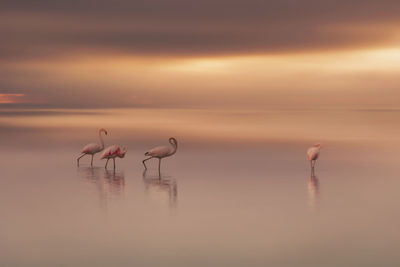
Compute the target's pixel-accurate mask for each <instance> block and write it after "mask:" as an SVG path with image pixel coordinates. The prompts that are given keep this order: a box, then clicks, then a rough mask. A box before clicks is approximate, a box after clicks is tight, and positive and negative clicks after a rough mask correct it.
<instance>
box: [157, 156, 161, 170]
mask: <svg viewBox="0 0 400 267" xmlns="http://www.w3.org/2000/svg"><path fill="white" fill-rule="evenodd" d="M158 172H161V158H159V159H158Z"/></svg>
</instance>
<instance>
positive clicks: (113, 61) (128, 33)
mask: <svg viewBox="0 0 400 267" xmlns="http://www.w3.org/2000/svg"><path fill="white" fill-rule="evenodd" d="M399 14H400V2H399V1H371V0H355V1H320V0H308V1H307V0H304V1H293V0H292V1H289V0H283V1H256V0H249V1H235V0H229V1H228V0H222V1H215V0H213V1H209V0H203V1H188V0H180V1H179V0H171V1H158V0H157V1H154V0H145V1H137V0H134V1H126V0H125V1H89V0H83V1H82V0H80V1H74V0H70V1H49V0H47V1H27V0H26V1H8V0H6V1H2V3H1V8H0V16H1V20H0V33H1V36H3V38H2V41H1V43H0V75H1V79H0V107H7V108H10V107H23V108H28V107H52V108H54V107H55V108H115V107H149V108H163V107H167V108H168V107H179V108H225V107H229V108H249V107H251V108H268V107H284V108H311V107H346V108H349V107H350V108H365V107H367V108H383V107H384V108H396V107H398V100H399V97H400V93H399V91H398V85H399V84H400V75H399V74H400V16H399Z"/></svg>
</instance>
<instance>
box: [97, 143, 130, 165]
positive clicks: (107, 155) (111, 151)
mask: <svg viewBox="0 0 400 267" xmlns="http://www.w3.org/2000/svg"><path fill="white" fill-rule="evenodd" d="M126 151H127V150H126V148H125V147H124V148H122V149H121V147H119V146H116V145H113V146H109V147H107V148H106V149H105V150H104V152H103V154H101V157H100V159H107V162H106V166H105V167H104V168H106V169H107V164H108V161H109V160H110V159H113V161H114V170H115V158H116V157H118V158H123V157H125V154H126Z"/></svg>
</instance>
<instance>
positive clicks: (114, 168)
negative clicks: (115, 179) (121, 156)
mask: <svg viewBox="0 0 400 267" xmlns="http://www.w3.org/2000/svg"><path fill="white" fill-rule="evenodd" d="M113 161H114V171H115V158H113Z"/></svg>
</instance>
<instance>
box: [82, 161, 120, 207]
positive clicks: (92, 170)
mask: <svg viewBox="0 0 400 267" xmlns="http://www.w3.org/2000/svg"><path fill="white" fill-rule="evenodd" d="M78 174H79V177H81V178H82V179H84V180H86V181H88V182H90V183H91V184H93V185H95V186H96V190H97V191H98V192H99V201H100V207H101V208H107V201H108V199H109V198H111V197H112V196H120V195H121V194H122V193H123V192H124V188H125V175H124V173H123V172H117V171H115V170H105V169H104V168H101V167H80V168H78Z"/></svg>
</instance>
